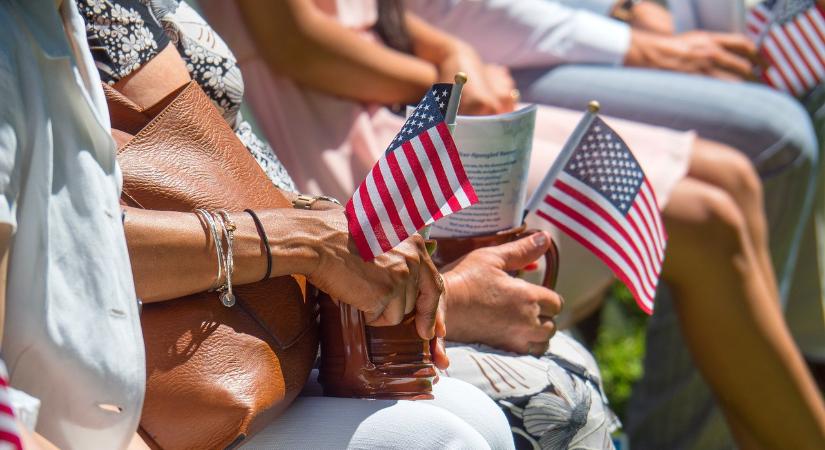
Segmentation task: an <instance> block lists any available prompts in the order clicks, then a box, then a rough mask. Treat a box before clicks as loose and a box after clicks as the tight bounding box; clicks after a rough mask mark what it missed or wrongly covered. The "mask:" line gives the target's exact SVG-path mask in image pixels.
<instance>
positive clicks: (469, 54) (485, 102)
mask: <svg viewBox="0 0 825 450" xmlns="http://www.w3.org/2000/svg"><path fill="white" fill-rule="evenodd" d="M458 72H464V73H466V74H467V79H468V81H467V84H465V85H464V89H463V91H462V92H461V104H460V105H459V113H461V114H469V115H490V114H498V113H501V112H505V111H506V109H505V106H504V105H502V104H501V102H500V101H499V99H498V98H497V97H496V95H495V93H494V91H493V90H492V89H491V88H490V86H489V85H488V83H487V69H486V67H485V65H484V63H482V62H481V58H480V57H479V56H478V54H477V53H476V52H475V50H473V48H472V47H470V46H469V45H465V44H457V45H456V48H455V49H454V50H453V51H452V52H451V53H450V55H449V56H447V57H446V58H445V59H444V60H443V61H442V62H441V64H439V65H438V73H439V80H440V81H442V82H445V83H452V82H453V79H454V77H455V74H456V73H458Z"/></svg>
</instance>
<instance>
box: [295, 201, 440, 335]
mask: <svg viewBox="0 0 825 450" xmlns="http://www.w3.org/2000/svg"><path fill="white" fill-rule="evenodd" d="M311 214H313V215H315V216H316V217H317V219H316V220H315V221H314V224H313V226H312V229H311V230H310V231H311V233H309V234H310V236H309V237H308V241H309V242H306V245H308V246H311V247H312V248H313V249H314V250H315V252H316V258H315V260H316V261H317V264H315V267H314V268H313V269H311V270H309V271H308V273H307V274H306V275H307V279H308V280H309V281H310V283H312V284H313V285H315V286H316V287H318V288H319V289H321V290H322V291H324V292H326V293H327V294H329V295H330V296H331V297H332V298H334V299H336V300H338V301H341V302H344V303H347V304H350V305H352V306H354V307H355V308H357V309H359V310H361V311H363V312H364V317H365V318H366V320H367V323H368V324H369V325H372V326H386V325H397V324H398V323H400V322H401V320H402V319H403V318H404V315H405V314H408V313H410V312H411V311H412V310H413V309H415V311H416V312H415V324H416V329H417V331H418V334H419V336H421V338H422V339H427V340H429V339H432V338H433V337H434V336H435V335H437V334H439V333H440V334H441V336H442V337H443V335H444V333H445V331H444V324H443V320H442V323H437V314H438V304H439V300H440V298H441V294H442V292H443V289H444V288H443V285H442V281H441V278H440V275H439V274H438V271H437V270H436V268H435V265H434V264H433V262H432V260H430V256H429V254H428V253H427V249H426V247H425V246H424V239H422V238H421V236H418V235H415V236H412V237H410V238H409V239H407V240H406V241H404V242H402V243H401V244H400V245H398V246H397V247H396V248H394V249H393V250H390V251H389V252H386V253H384V254H383V255H381V256H378V257H377V258H375V259H374V260H373V261H371V262H364V260H362V259H361V257H360V256H359V254H358V251H357V250H356V247H355V244H354V243H353V242H352V239H351V238H350V236H349V232H348V229H347V219H346V216H345V215H344V212H343V209H341V208H340V207H339V208H337V209H328V210H325V211H318V212H314V211H313V212H312V213H311Z"/></svg>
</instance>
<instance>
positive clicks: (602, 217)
mask: <svg viewBox="0 0 825 450" xmlns="http://www.w3.org/2000/svg"><path fill="white" fill-rule="evenodd" d="M597 112H598V103H596V102H592V103H591V105H590V110H589V112H588V113H587V115H586V116H585V117H584V119H582V121H581V123H579V125H578V127H577V128H576V130H575V131H574V133H573V135H572V136H571V137H570V139H569V140H568V141H567V143H566V144H565V147H564V149H563V150H562V152H561V154H560V155H559V158H558V159H557V160H556V162H555V163H554V164H553V167H552V168H551V169H550V171H549V172H548V174H547V175H546V176H545V179H544V180H543V181H542V184H541V185H540V186H539V188H538V189H537V190H536V192H535V193H534V194H533V197H532V198H531V199H530V201H529V202H528V206H527V211H528V214H529V213H532V212H535V214H536V215H537V216H538V217H540V218H542V219H544V220H547V221H548V222H550V223H551V224H553V225H555V226H556V227H557V228H559V229H561V230H562V231H564V232H565V233H567V234H568V235H570V237H572V238H573V239H575V240H576V241H578V242H579V243H580V244H582V245H583V246H585V247H586V248H587V249H588V250H590V251H591V252H593V253H594V254H595V255H596V256H597V257H599V259H601V260H602V261H603V262H604V263H605V264H607V265H608V266H609V267H610V269H611V270H612V271H613V273H614V274H615V275H616V277H618V278H619V279H620V280H621V281H622V282H623V283H624V284H625V285H627V287H628V289H630V292H631V293H632V294H633V297H634V298H635V299H636V303H637V304H638V305H639V307H640V308H641V309H642V310H643V311H645V312H646V313H648V314H651V313H652V312H653V298H654V296H655V294H656V286H657V284H658V282H659V274H660V273H661V270H662V260H663V259H664V255H665V245H666V241H667V237H666V234H665V230H664V226H663V225H662V219H661V217H660V215H659V206H658V203H657V202H656V195H655V194H654V193H653V189H652V188H651V186H650V184H649V183H648V181H647V179H646V178H645V174H644V172H643V171H642V168H641V167H640V166H639V162H638V161H636V158H635V157H634V156H633V153H631V151H630V149H629V148H628V147H627V144H625V143H624V141H623V140H622V139H621V138H620V137H619V135H618V134H616V132H615V131H613V130H612V129H611V128H610V127H609V126H607V124H606V123H604V121H602V119H600V118H599V117H598V116H597Z"/></svg>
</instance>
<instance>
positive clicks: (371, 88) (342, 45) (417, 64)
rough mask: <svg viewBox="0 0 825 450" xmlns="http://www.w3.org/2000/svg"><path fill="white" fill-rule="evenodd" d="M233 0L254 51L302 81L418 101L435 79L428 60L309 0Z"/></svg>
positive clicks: (352, 94) (372, 97) (368, 97)
mask: <svg viewBox="0 0 825 450" xmlns="http://www.w3.org/2000/svg"><path fill="white" fill-rule="evenodd" d="M236 1H237V3H238V6H239V7H240V9H241V13H242V16H243V18H244V20H245V22H246V25H247V28H248V30H249V32H250V34H251V36H252V38H253V40H254V42H255V43H256V46H257V48H258V51H259V52H260V53H261V55H260V56H261V57H263V58H264V60H265V61H266V62H267V64H268V65H269V67H270V68H271V69H272V70H273V71H274V72H276V73H279V74H281V75H284V76H286V77H289V78H291V79H293V80H295V81H296V82H298V83H299V84H302V85H304V86H307V87H311V88H313V89H317V90H319V91H322V92H327V93H330V94H334V95H339V96H342V97H346V98H350V99H353V100H358V101H362V102H378V103H384V104H389V103H407V102H415V101H418V100H419V99H420V97H421V95H422V93H423V92H425V91H426V90H427V88H428V87H429V86H430V85H431V84H432V83H433V82H434V81H435V80H436V76H437V71H436V68H435V66H433V65H432V64H431V63H429V62H427V61H425V60H422V59H419V58H416V57H414V56H411V55H406V54H404V53H401V52H398V51H395V50H392V49H390V48H387V47H386V46H384V45H382V44H381V43H379V42H375V41H371V40H368V39H364V38H363V37H362V36H359V35H358V33H357V32H355V31H353V30H350V29H348V28H346V27H344V26H343V25H341V24H340V23H339V22H338V21H337V20H336V19H334V18H332V17H330V16H328V15H326V14H324V13H323V12H321V11H320V10H318V9H317V8H316V7H315V6H314V5H313V4H312V3H311V2H306V1H303V0H289V1H278V2H266V5H263V2H262V1H261V0H236ZM272 42H277V43H278V44H277V45H271V44H270V43H272Z"/></svg>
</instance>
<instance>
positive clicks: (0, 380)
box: [0, 361, 23, 450]
mask: <svg viewBox="0 0 825 450" xmlns="http://www.w3.org/2000/svg"><path fill="white" fill-rule="evenodd" d="M22 448H23V444H22V442H21V440H20V433H19V432H18V429H17V422H16V421H15V419H14V409H12V402H11V393H10V392H9V383H8V377H7V375H6V366H5V365H4V364H3V362H2V361H0V449H2V450H5V449H15V450H21V449H22Z"/></svg>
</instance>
